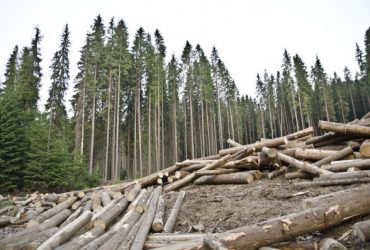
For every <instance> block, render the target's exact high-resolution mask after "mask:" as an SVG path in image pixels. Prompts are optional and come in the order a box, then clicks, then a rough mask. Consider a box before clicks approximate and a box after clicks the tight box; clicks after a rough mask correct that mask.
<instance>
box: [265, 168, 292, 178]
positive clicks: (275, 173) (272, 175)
mask: <svg viewBox="0 0 370 250" xmlns="http://www.w3.org/2000/svg"><path fill="white" fill-rule="evenodd" d="M287 170H288V168H287V167H285V166H282V167H281V168H278V169H276V170H274V171H272V172H270V173H268V174H267V178H269V179H273V178H275V177H278V176H280V175H283V174H285V173H286V171H287Z"/></svg>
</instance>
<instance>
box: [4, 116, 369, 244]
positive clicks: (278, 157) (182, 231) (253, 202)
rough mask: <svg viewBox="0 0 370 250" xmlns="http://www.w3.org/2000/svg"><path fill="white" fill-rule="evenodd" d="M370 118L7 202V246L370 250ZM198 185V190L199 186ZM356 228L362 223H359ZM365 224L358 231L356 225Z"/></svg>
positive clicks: (330, 124)
mask: <svg viewBox="0 0 370 250" xmlns="http://www.w3.org/2000/svg"><path fill="white" fill-rule="evenodd" d="M369 126H370V113H368V114H367V115H365V116H364V117H363V118H362V119H360V120H354V121H352V122H351V123H348V124H343V123H334V122H326V121H320V122H319V124H318V127H319V128H320V129H321V130H323V131H326V133H325V134H323V135H321V136H313V133H314V129H313V127H309V128H306V129H303V130H301V131H298V132H295V133H292V134H289V135H287V136H284V137H278V138H274V139H264V140H261V141H257V142H255V143H252V144H248V145H240V144H239V143H237V142H235V141H233V140H231V139H229V140H228V143H229V144H230V145H231V146H232V147H230V148H228V149H224V150H220V151H219V153H218V154H216V155H210V156H207V157H203V158H198V159H192V160H185V161H183V162H178V163H176V164H175V165H173V166H170V167H168V168H166V169H164V170H162V171H160V172H156V173H154V174H152V175H149V176H146V177H143V178H140V179H138V180H134V181H129V182H125V183H120V184H115V185H110V186H101V187H96V188H92V189H88V190H80V191H71V192H68V193H62V194H55V193H53V194H41V193H39V192H35V193H33V194H31V195H29V196H26V197H16V196H14V197H11V196H9V197H2V198H1V203H0V204H4V203H6V204H7V206H5V207H4V205H2V207H3V208H1V210H0V213H1V214H2V217H1V219H0V225H1V227H4V229H2V230H1V233H2V236H1V237H2V239H1V240H0V247H1V248H2V249H264V248H263V247H265V246H271V248H268V249H324V250H327V249H369V248H370V242H369V239H370V230H369V228H370V220H369V219H370V188H369V187H370V184H367V183H369V182H370V172H369V170H370V160H369V159H367V158H368V157H370V140H369V139H367V138H370V128H369ZM189 184H190V186H189ZM355 222H356V223H355ZM354 223H355V224H354Z"/></svg>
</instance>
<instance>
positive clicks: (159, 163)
mask: <svg viewBox="0 0 370 250" xmlns="http://www.w3.org/2000/svg"><path fill="white" fill-rule="evenodd" d="M160 115H161V102H160V101H159V88H158V89H157V133H158V134H157V146H156V147H157V171H159V169H160V166H161V122H160V121H161V116H160Z"/></svg>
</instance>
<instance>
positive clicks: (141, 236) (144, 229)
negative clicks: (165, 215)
mask: <svg viewBox="0 0 370 250" xmlns="http://www.w3.org/2000/svg"><path fill="white" fill-rule="evenodd" d="M161 193H162V187H161V186H159V187H157V188H156V189H155V190H154V192H153V197H152V199H151V202H150V204H149V207H148V210H147V211H146V212H147V214H146V215H145V217H143V218H144V219H143V222H142V224H141V225H140V227H139V230H138V231H137V233H135V235H136V236H135V240H134V241H133V243H132V246H131V248H130V249H132V250H141V249H143V247H144V243H145V240H146V237H147V235H148V233H149V231H150V228H151V226H152V223H153V219H154V216H155V211H156V209H157V205H158V199H159V196H160V195H161Z"/></svg>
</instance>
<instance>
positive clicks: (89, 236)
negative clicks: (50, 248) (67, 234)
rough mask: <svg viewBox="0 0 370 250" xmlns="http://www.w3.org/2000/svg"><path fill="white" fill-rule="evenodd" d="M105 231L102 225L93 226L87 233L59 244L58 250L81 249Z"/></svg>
mask: <svg viewBox="0 0 370 250" xmlns="http://www.w3.org/2000/svg"><path fill="white" fill-rule="evenodd" d="M103 233H104V229H103V228H101V227H93V228H92V229H90V230H89V231H87V232H86V233H84V234H82V235H80V236H78V237H76V238H74V239H72V240H71V241H69V242H67V243H65V244H63V245H61V246H59V247H58V248H56V250H79V249H81V248H83V247H84V246H85V245H87V244H88V243H90V242H91V241H92V240H94V239H96V238H98V237H99V236H100V235H102V234H103Z"/></svg>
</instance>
